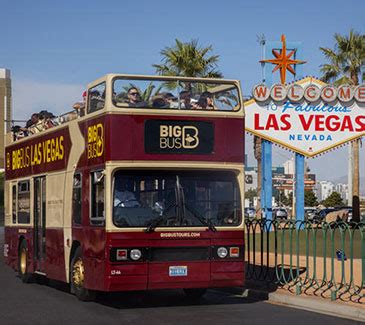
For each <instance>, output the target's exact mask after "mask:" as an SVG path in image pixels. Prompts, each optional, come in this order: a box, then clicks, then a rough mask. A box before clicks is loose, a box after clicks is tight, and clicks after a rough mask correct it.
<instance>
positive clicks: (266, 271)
mask: <svg viewBox="0 0 365 325" xmlns="http://www.w3.org/2000/svg"><path fill="white" fill-rule="evenodd" d="M245 242H246V248H245V261H246V279H247V280H248V281H250V282H253V283H256V284H260V285H262V284H264V285H266V286H268V287H270V286H272V285H275V286H280V287H283V288H286V289H288V290H289V291H291V292H293V293H295V294H298V295H299V294H303V293H305V294H308V295H316V296H322V297H325V298H329V299H332V300H336V299H340V300H342V301H352V302H357V303H364V301H365V299H364V298H365V222H360V223H345V222H330V223H327V222H320V223H312V222H308V221H303V222H297V221H294V220H288V221H267V220H265V219H246V220H245Z"/></svg>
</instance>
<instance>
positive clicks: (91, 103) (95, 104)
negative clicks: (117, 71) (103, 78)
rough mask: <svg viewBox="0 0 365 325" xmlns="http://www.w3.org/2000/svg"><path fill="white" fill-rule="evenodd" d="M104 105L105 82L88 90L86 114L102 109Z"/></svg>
mask: <svg viewBox="0 0 365 325" xmlns="http://www.w3.org/2000/svg"><path fill="white" fill-rule="evenodd" d="M104 105H105V82H103V83H101V84H99V85H97V86H95V87H93V88H90V89H89V91H88V105H87V107H88V113H93V112H96V111H98V110H100V109H103V108H104Z"/></svg>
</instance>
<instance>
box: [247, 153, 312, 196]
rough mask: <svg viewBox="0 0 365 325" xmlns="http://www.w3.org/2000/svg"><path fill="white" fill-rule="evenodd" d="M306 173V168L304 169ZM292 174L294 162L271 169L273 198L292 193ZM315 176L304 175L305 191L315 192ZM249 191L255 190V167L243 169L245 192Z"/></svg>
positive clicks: (287, 162)
mask: <svg viewBox="0 0 365 325" xmlns="http://www.w3.org/2000/svg"><path fill="white" fill-rule="evenodd" d="M305 170H306V171H307V170H308V168H307V166H306V167H305ZM293 173H294V161H293V160H288V161H286V162H285V163H284V164H283V166H282V167H272V185H273V192H272V193H273V194H272V195H273V197H275V196H276V195H277V194H278V191H280V192H281V193H282V192H284V194H285V195H286V196H288V195H290V194H291V193H292V192H293ZM315 185H316V175H315V174H308V173H305V175H304V186H305V190H315ZM249 189H254V190H256V189H257V167H250V166H247V165H246V167H245V191H248V190H249Z"/></svg>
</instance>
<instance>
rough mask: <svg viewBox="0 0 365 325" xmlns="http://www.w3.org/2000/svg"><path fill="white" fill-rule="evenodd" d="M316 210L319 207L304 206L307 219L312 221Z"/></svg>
mask: <svg viewBox="0 0 365 325" xmlns="http://www.w3.org/2000/svg"><path fill="white" fill-rule="evenodd" d="M316 211H317V208H311V207H305V208H304V217H305V220H307V221H312V220H313V217H314V215H315V213H316Z"/></svg>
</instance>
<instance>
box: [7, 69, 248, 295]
mask: <svg viewBox="0 0 365 325" xmlns="http://www.w3.org/2000/svg"><path fill="white" fill-rule="evenodd" d="M85 106H86V109H85V112H84V114H81V117H78V118H75V119H70V120H69V121H67V122H65V123H62V124H59V125H57V126H54V127H52V128H48V129H46V130H44V131H42V132H38V133H36V134H33V135H29V136H27V137H24V138H22V139H19V140H14V137H12V136H10V135H9V136H8V137H7V138H8V141H7V146H6V149H5V161H6V181H5V245H4V255H5V260H6V263H7V264H8V265H10V266H11V267H12V268H14V269H15V270H17V271H18V273H19V276H20V278H21V279H22V280H23V281H24V282H28V281H30V279H32V278H33V277H35V276H37V275H42V276H45V277H47V278H49V279H55V280H59V281H64V282H67V283H70V288H71V292H72V293H74V294H76V296H77V297H78V298H79V299H81V300H88V299H91V298H92V297H93V296H94V295H95V293H96V292H98V291H127V290H150V289H166V288H182V289H184V291H185V292H186V294H188V295H191V296H195V297H197V296H200V295H202V294H203V293H204V292H205V290H206V289H207V288H210V287H231V286H242V285H243V284H244V261H243V251H244V239H243V235H244V234H243V213H242V206H243V194H244V166H243V161H244V113H243V106H242V96H241V92H240V87H239V82H237V81H232V80H221V79H219V80H218V79H197V78H182V77H181V78H180V77H150V76H132V75H116V74H108V75H106V76H104V77H102V78H100V79H98V80H96V81H95V82H93V83H91V84H89V85H88V91H87V98H86V105H85Z"/></svg>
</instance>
